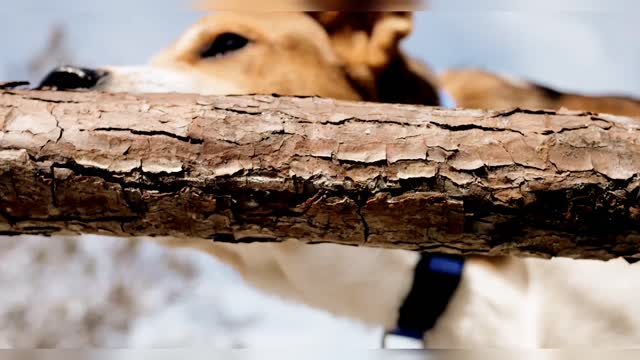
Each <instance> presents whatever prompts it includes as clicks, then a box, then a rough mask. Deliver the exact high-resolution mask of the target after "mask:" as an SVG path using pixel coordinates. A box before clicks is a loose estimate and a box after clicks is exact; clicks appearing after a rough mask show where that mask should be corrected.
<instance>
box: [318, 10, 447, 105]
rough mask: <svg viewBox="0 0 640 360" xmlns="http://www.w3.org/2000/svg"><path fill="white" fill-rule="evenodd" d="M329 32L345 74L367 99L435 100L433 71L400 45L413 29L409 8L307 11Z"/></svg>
mask: <svg viewBox="0 0 640 360" xmlns="http://www.w3.org/2000/svg"><path fill="white" fill-rule="evenodd" d="M308 14H309V15H310V16H312V17H313V18H314V19H315V20H316V21H317V22H318V23H320V25H322V26H323V27H324V29H325V30H326V31H327V34H328V35H329V38H330V40H331V43H332V45H333V48H334V51H335V52H336V54H337V55H338V57H339V58H340V60H341V61H342V63H343V65H344V67H345V71H346V72H347V74H348V76H349V78H350V79H351V80H352V81H353V82H354V84H355V85H356V86H357V87H358V88H359V90H360V91H361V92H363V95H365V98H366V99H367V100H372V101H383V102H401V103H416V102H417V103H420V104H426V105H437V104H438V96H437V91H435V89H434V85H432V84H431V82H432V80H433V79H434V77H433V76H430V75H429V76H427V78H425V76H424V75H426V74H427V73H429V71H428V70H427V68H426V67H423V66H420V65H418V64H416V63H414V62H412V61H409V60H408V59H407V58H406V57H405V56H404V55H403V54H402V52H401V50H400V44H401V42H402V40H403V39H404V38H406V37H407V36H408V35H409V34H411V32H412V31H413V15H412V14H411V12H380V11H371V12H341V11H322V12H309V13H308Z"/></svg>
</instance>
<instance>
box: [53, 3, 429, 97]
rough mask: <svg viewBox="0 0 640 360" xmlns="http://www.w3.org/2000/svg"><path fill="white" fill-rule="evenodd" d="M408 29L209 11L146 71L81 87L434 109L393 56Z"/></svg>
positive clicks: (333, 16) (423, 85)
mask: <svg viewBox="0 0 640 360" xmlns="http://www.w3.org/2000/svg"><path fill="white" fill-rule="evenodd" d="M411 28H412V21H411V16H410V15H409V14H406V13H335V12H325V13H300V12H286V13H274V12H270V13H226V12H225V13H216V14H213V15H209V16H206V17H205V18H203V19H201V20H200V21H199V22H197V23H196V24H194V25H193V26H191V27H190V28H189V29H188V30H187V31H186V32H185V33H184V34H183V35H182V36H180V38H179V39H178V40H177V41H176V42H174V43H173V44H171V45H170V46H168V47H167V48H166V49H164V50H163V51H161V52H160V53H159V54H157V55H156V56H155V57H154V58H153V59H152V61H151V63H150V65H149V66H144V67H126V68H122V67H106V68H103V69H101V71H99V72H98V73H100V74H104V76H101V77H100V79H99V81H97V82H96V83H92V82H88V83H87V82H82V84H85V85H83V87H86V88H92V89H96V90H104V91H115V92H120V91H122V92H172V91H175V92H192V93H201V94H218V95H232V94H272V93H277V94H280V95H300V96H304V95H316V96H323V97H332V98H339V99H347V100H369V101H388V102H410V103H424V104H434V105H435V104H437V95H436V98H435V100H434V98H433V96H432V94H428V96H423V95H419V96H416V94H418V93H428V91H426V92H425V90H424V89H427V90H429V89H430V90H433V88H432V87H431V86H430V84H429V80H426V79H424V78H423V74H421V73H419V66H417V64H414V63H412V62H410V61H408V60H406V59H405V58H404V57H403V56H402V54H401V53H400V51H399V43H400V41H401V40H402V39H403V38H404V37H406V36H407V35H408V34H409V33H410V31H411ZM93 73H96V72H95V71H94V72H93ZM53 78H55V79H59V78H60V77H57V78H56V77H55V76H54V77H53ZM63 78H64V77H63ZM65 79H67V80H68V78H65ZM45 80H47V79H45ZM49 80H51V79H49ZM76 83H78V82H71V85H74V84H76ZM43 85H45V86H46V85H49V86H53V87H58V88H65V87H66V88H74V87H78V86H61V85H68V84H58V83H56V81H44V82H43ZM432 93H434V91H432ZM423 98H424V99H423ZM425 99H426V100H425Z"/></svg>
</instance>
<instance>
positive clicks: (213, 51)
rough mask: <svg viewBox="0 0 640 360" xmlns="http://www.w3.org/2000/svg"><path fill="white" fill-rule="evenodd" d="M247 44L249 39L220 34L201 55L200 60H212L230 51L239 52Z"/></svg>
mask: <svg viewBox="0 0 640 360" xmlns="http://www.w3.org/2000/svg"><path fill="white" fill-rule="evenodd" d="M248 44H249V39H247V38H245V37H243V36H240V35H238V34H234V33H224V34H220V35H219V36H218V37H217V38H216V39H215V40H214V41H213V43H211V45H209V46H208V47H206V48H205V49H204V50H203V51H202V52H201V53H200V56H201V57H202V58H214V57H218V56H222V55H225V54H226V53H229V52H231V51H235V50H240V49H242V48H243V47H245V46H247V45H248Z"/></svg>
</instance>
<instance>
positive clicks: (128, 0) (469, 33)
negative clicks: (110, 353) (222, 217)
mask: <svg viewBox="0 0 640 360" xmlns="http://www.w3.org/2000/svg"><path fill="white" fill-rule="evenodd" d="M431 5H432V11H429V12H420V13H418V14H417V15H416V29H415V33H414V34H413V35H412V37H411V38H410V39H408V40H407V41H406V43H405V44H404V48H405V50H406V51H408V52H409V53H411V54H413V55H414V56H416V57H418V58H420V59H422V60H423V61H425V62H427V63H428V64H430V65H431V66H433V67H434V68H435V70H437V71H441V70H443V69H446V68H450V67H461V66H464V67H481V68H484V69H487V70H491V71H495V72H499V73H505V74H510V75H516V76H521V77H524V78H527V79H531V80H535V81H538V82H541V83H543V84H545V85H548V86H553V87H556V88H558V89H561V90H567V91H575V92H583V93H592V94H598V93H615V94H624V95H635V96H638V97H640V66H638V64H640V41H637V34H638V26H637V16H635V14H638V13H640V2H639V1H634V0H628V1H625V0H608V1H596V0H579V1H578V0H565V1H561V0H538V1H524V0H509V1H507V0H502V1H500V0H489V1H482V2H481V1H477V0H439V1H437V0H433V1H432V4H431ZM2 7H3V11H2V14H1V15H0V20H1V21H0V44H1V45H2V50H1V51H2V56H0V82H2V81H6V80H22V79H25V78H28V79H29V80H32V81H36V80H37V78H38V77H39V76H42V75H43V72H44V71H46V70H47V69H48V66H50V67H51V68H52V67H53V66H54V65H56V64H55V62H56V61H57V60H56V59H55V58H53V59H51V58H50V59H48V61H49V63H47V64H46V66H44V67H43V68H41V69H39V70H38V71H35V72H34V73H33V74H30V73H29V72H28V71H27V70H26V69H27V66H26V65H27V63H28V61H29V60H30V59H31V58H33V57H34V55H36V54H38V53H39V52H40V51H42V49H43V48H44V46H45V44H46V43H47V39H48V37H49V33H50V30H51V28H52V27H54V26H62V27H63V28H64V30H65V33H66V35H67V38H66V40H67V42H66V46H67V48H68V52H69V54H70V55H71V57H70V58H68V59H63V60H65V61H67V60H69V61H72V62H73V63H75V64H78V65H83V66H99V65H133V64H141V63H145V62H146V61H147V60H148V59H149V58H150V57H151V56H152V55H153V54H154V53H155V52H156V51H158V50H159V49H161V48H163V47H164V46H165V45H167V44H168V43H169V42H171V41H173V40H175V39H176V38H177V37H178V36H179V34H180V33H181V32H182V31H183V30H184V29H186V28H187V27H188V26H189V25H190V24H191V23H192V22H193V21H195V20H196V19H198V18H199V17H200V16H201V15H202V14H201V13H197V12H193V11H189V10H188V9H187V8H186V6H185V5H184V2H183V1H180V0H136V1H132V0H109V1H100V2H96V1H86V0H56V1H44V0H21V1H4V3H3V5H2ZM96 246H98V248H97V250H95V251H94V253H95V254H99V253H100V252H101V251H105V250H104V249H102V248H99V246H101V245H96ZM87 251H88V252H89V250H87ZM92 251H93V250H92ZM199 261H200V260H199ZM206 264H207V265H206V266H205V265H201V266H203V267H204V270H202V271H203V275H202V278H203V279H212V278H216V281H218V282H219V283H218V285H217V287H208V288H206V289H205V290H206V291H209V292H215V291H216V289H218V290H219V289H224V292H225V294H226V295H225V296H226V297H224V296H223V297H222V300H220V296H218V297H217V298H218V303H217V305H218V306H220V307H222V308H224V311H226V312H228V313H237V314H238V317H242V316H244V315H242V314H250V313H251V310H250V309H252V308H261V309H265V308H267V307H268V308H269V311H267V313H266V314H263V318H264V319H263V321H261V322H260V323H259V325H257V327H255V328H253V329H252V330H251V331H249V332H248V333H246V334H244V336H245V337H248V338H250V337H251V336H254V338H253V340H252V341H249V343H261V344H264V343H268V342H271V340H269V339H268V338H265V337H263V338H262V340H261V339H260V338H259V336H260V334H271V335H272V336H283V338H284V336H285V335H287V334H288V336H290V338H289V340H287V341H290V342H291V343H295V342H298V343H305V341H307V342H308V341H309V339H313V338H314V337H315V338H316V339H318V337H323V338H324V339H326V342H327V343H358V342H359V343H360V344H370V345H375V341H377V338H376V336H377V333H375V332H372V330H371V329H368V328H364V327H362V326H360V325H358V324H352V323H349V322H347V321H345V320H344V319H339V320H336V319H334V318H332V317H330V316H328V315H327V314H325V313H322V312H318V311H314V310H310V309H307V308H305V307H301V306H293V305H288V304H286V303H284V302H282V301H281V300H278V299H275V298H272V297H265V296H263V295H260V294H258V293H257V292H255V291H252V290H250V289H249V288H248V287H246V286H245V285H243V283H242V281H241V280H239V278H238V276H237V274H235V273H234V272H232V271H230V270H229V269H227V268H226V267H224V266H223V265H221V264H220V263H218V262H215V261H207V262H206ZM207 274H208V275H207ZM2 286H3V284H2V283H1V282H0V288H1V287H2ZM203 291H204V290H203ZM206 291H205V292H206ZM196 295H197V294H196ZM196 295H194V296H192V297H190V298H186V299H185V300H184V301H182V302H180V303H179V304H176V305H175V306H172V307H168V308H166V309H164V310H163V311H161V312H158V313H154V314H152V315H150V317H149V318H148V319H146V320H144V321H140V322H139V326H137V327H134V329H133V332H134V339H133V340H132V341H133V343H135V344H138V345H140V346H148V345H158V344H171V343H172V342H173V343H180V341H183V340H184V339H175V338H169V339H165V338H163V337H162V336H169V335H171V334H174V333H171V334H169V333H170V332H166V331H164V329H165V328H166V326H167V325H166V324H171V325H170V326H174V327H175V326H183V327H185V330H184V334H188V336H190V337H191V338H193V337H194V336H199V335H202V336H203V339H205V340H204V341H206V339H207V338H206V335H207V334H209V333H210V332H211V326H212V324H211V323H212V322H215V321H216V320H215V319H214V320H208V319H206V318H202V317H201V316H199V315H198V314H202V313H203V311H197V309H202V308H203V307H204V308H206V307H207V306H208V303H206V299H210V298H211V296H209V295H206V294H205V295H198V296H196ZM214 297H215V296H214ZM225 299H226V300H225ZM265 304H267V305H265ZM194 309H195V310H194ZM195 320H198V321H200V322H197V321H195ZM305 326H307V327H308V328H311V327H313V328H314V331H315V332H313V333H311V332H309V334H311V335H310V336H311V337H307V339H306V340H305V339H298V340H295V339H293V340H292V338H291V336H295V335H296V334H299V333H300V332H301V329H304V328H305ZM187 328H188V329H187ZM305 331H307V332H308V330H305ZM194 334H195V335H194ZM332 337H333V338H332Z"/></svg>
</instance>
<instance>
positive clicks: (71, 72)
mask: <svg viewBox="0 0 640 360" xmlns="http://www.w3.org/2000/svg"><path fill="white" fill-rule="evenodd" d="M106 74H107V73H106V71H103V70H92V69H85V68H80V67H75V66H68V65H66V66H60V67H59V68H56V69H54V70H53V71H51V72H50V73H48V74H47V76H45V77H44V79H43V80H42V81H41V82H40V85H38V87H37V88H38V89H42V88H52V89H54V90H72V89H91V88H92V87H94V86H96V84H97V83H98V81H99V80H100V79H101V78H103V77H104V76H105V75H106Z"/></svg>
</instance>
